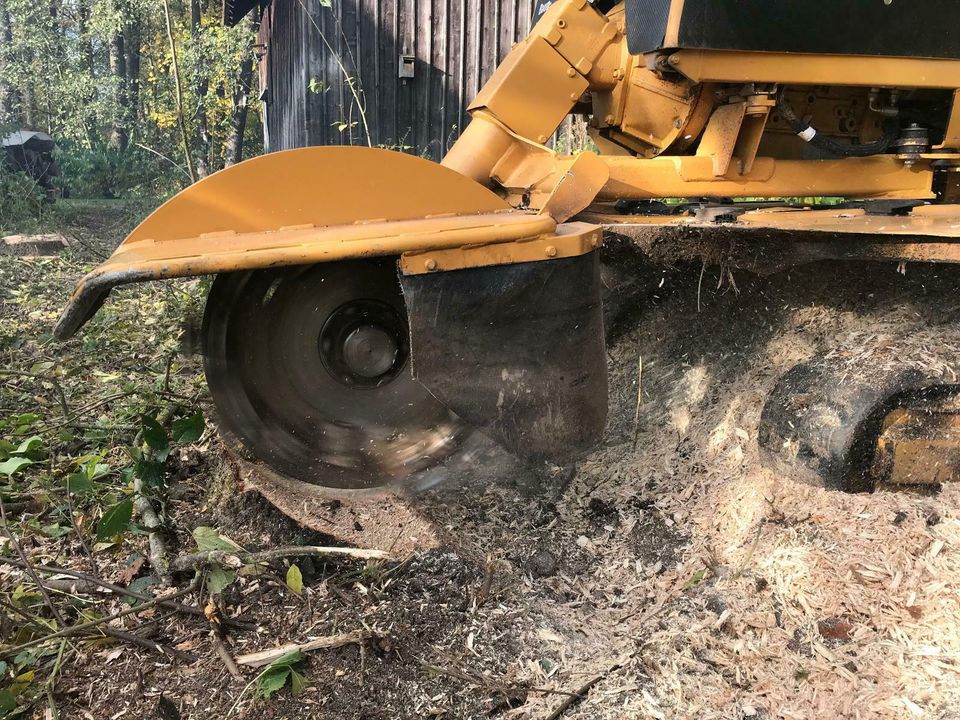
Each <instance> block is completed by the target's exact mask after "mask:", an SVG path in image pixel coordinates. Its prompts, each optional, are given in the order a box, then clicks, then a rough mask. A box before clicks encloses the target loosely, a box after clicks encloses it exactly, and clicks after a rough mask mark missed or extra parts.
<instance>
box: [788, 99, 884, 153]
mask: <svg viewBox="0 0 960 720" xmlns="http://www.w3.org/2000/svg"><path fill="white" fill-rule="evenodd" d="M777 110H778V111H779V112H780V117H782V118H783V119H784V120H786V121H787V124H788V125H789V126H790V127H791V128H792V129H793V131H794V132H795V133H796V134H797V135H799V136H800V137H801V138H802V139H804V140H805V141H806V142H808V143H810V144H811V145H813V146H814V147H815V148H819V149H820V150H823V151H824V152H828V153H830V154H832V155H839V156H841V157H866V156H868V155H879V154H880V153H883V152H886V151H887V149H888V148H889V147H890V146H891V145H892V144H893V143H894V141H896V139H897V130H896V127H895V125H893V123H890V124H889V125H888V126H887V127H886V128H885V129H884V134H883V137H882V138H880V139H879V140H874V141H873V142H870V143H856V144H847V143H842V142H837V141H836V140H834V139H833V138H831V137H827V136H826V135H821V134H820V133H818V132H817V131H816V129H815V128H814V127H813V126H812V125H810V123H807V122H804V121H803V120H801V119H800V118H799V117H798V116H797V114H796V113H795V112H794V110H793V108H792V107H791V106H790V103H789V102H787V97H786V88H781V89H780V92H779V93H778V94H777Z"/></svg>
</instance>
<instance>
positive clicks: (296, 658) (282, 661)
mask: <svg viewBox="0 0 960 720" xmlns="http://www.w3.org/2000/svg"><path fill="white" fill-rule="evenodd" d="M304 659H306V655H304V654H303V653H302V652H301V651H300V650H291V651H290V652H288V653H287V654H286V655H282V656H280V657H278V658H277V659H276V660H274V661H273V662H272V663H270V664H269V665H267V669H268V670H269V669H270V668H273V667H293V666H294V665H296V664H297V663H300V662H303V661H304Z"/></svg>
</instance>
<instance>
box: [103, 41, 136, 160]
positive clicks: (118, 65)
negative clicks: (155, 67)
mask: <svg viewBox="0 0 960 720" xmlns="http://www.w3.org/2000/svg"><path fill="white" fill-rule="evenodd" d="M110 80H111V82H112V85H113V121H112V123H111V126H110V135H109V137H108V138H107V142H108V143H109V144H110V147H112V148H113V149H114V150H118V151H123V150H126V149H127V144H128V143H129V142H130V138H129V135H128V134H127V118H126V117H125V116H126V110H127V88H126V84H127V56H126V54H125V53H124V51H123V35H122V34H121V33H120V32H116V33H114V35H113V37H112V38H110Z"/></svg>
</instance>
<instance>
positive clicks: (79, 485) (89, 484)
mask: <svg viewBox="0 0 960 720" xmlns="http://www.w3.org/2000/svg"><path fill="white" fill-rule="evenodd" d="M66 485H67V492H71V493H73V494H74V495H83V494H84V493H88V492H90V491H91V490H93V480H91V479H90V478H88V477H87V476H86V474H85V473H70V475H68V476H67V482H66Z"/></svg>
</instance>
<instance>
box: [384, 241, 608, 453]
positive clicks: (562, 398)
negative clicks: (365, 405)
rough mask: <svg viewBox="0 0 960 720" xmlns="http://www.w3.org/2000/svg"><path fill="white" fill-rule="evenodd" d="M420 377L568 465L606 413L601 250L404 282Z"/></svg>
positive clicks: (524, 445)
mask: <svg viewBox="0 0 960 720" xmlns="http://www.w3.org/2000/svg"><path fill="white" fill-rule="evenodd" d="M401 283H402V285H403V293H404V296H405V300H406V305H407V313H408V316H409V323H410V342H411V350H412V367H413V374H414V377H416V378H417V379H418V380H419V381H420V382H421V383H423V384H424V385H425V386H426V387H427V389H428V390H430V392H431V393H433V395H434V396H436V398H437V399H438V400H440V402H442V403H444V404H445V405H446V406H447V407H449V408H450V409H451V410H453V411H454V412H455V413H456V414H457V415H459V416H460V417H461V418H462V419H464V420H466V421H467V422H468V423H470V424H472V425H474V426H476V427H478V428H480V429H482V430H484V431H485V432H487V433H488V434H489V435H491V436H492V437H494V438H495V439H496V440H497V441H499V442H501V443H502V444H503V445H504V446H505V447H506V448H507V449H508V450H510V451H511V452H514V453H516V454H518V455H520V456H522V457H529V458H535V459H549V460H553V461H555V462H562V461H565V460H569V459H572V458H573V457H575V456H576V455H577V454H578V453H579V452H581V451H583V450H585V449H587V448H589V447H591V446H592V445H593V444H594V443H596V441H597V440H599V439H600V435H601V433H602V432H603V426H604V423H605V421H606V415H607V367H606V353H605V350H604V336H603V314H602V308H601V302H600V265H599V259H598V257H597V253H596V252H591V253H588V254H586V255H582V256H580V257H576V258H565V259H560V260H548V261H543V262H532V263H520V264H516V265H500V266H494V267H486V268H475V269H468V270H456V271H451V272H440V273H435V274H426V275H412V276H406V277H402V278H401Z"/></svg>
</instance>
